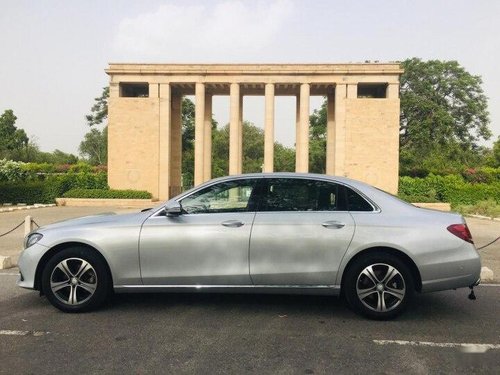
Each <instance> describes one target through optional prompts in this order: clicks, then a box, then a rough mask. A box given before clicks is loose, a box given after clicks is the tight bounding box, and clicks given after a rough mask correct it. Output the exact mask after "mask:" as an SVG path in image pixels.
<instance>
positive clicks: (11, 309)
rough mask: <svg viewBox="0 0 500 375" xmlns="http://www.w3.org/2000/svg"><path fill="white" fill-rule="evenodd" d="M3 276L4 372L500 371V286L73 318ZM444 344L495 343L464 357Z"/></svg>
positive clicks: (0, 369) (146, 298) (137, 303)
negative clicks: (383, 311)
mask: <svg viewBox="0 0 500 375" xmlns="http://www.w3.org/2000/svg"><path fill="white" fill-rule="evenodd" d="M2 272H3V274H0V373H1V374H14V373H20V374H25V373H36V374H49V373H78V374H90V373H97V372H102V373H120V374H122V373H126V374H128V373H134V374H143V373H194V374H211V373H227V374H240V373H256V374H267V373H273V374H323V373H330V374H331V373H335V374H344V373H345V374H357V373H359V374H361V373H363V374H366V373H370V374H382V373H384V374H401V373H408V374H428V373H433V374H439V373H442V374H448V373H456V374H465V373H476V374H477V373H484V374H493V373H498V369H499V368H500V319H499V318H498V316H499V311H500V298H499V297H500V286H480V287H478V288H476V294H477V297H478V299H477V300H476V301H474V302H472V301H469V300H468V299H467V298H466V295H467V290H465V289H462V290H458V291H449V292H440V293H433V294H427V295H420V296H418V297H417V299H416V301H415V304H414V306H413V308H412V310H411V311H408V312H407V313H406V314H405V315H404V316H402V317H400V318H399V319H398V320H395V321H390V322H374V321H368V320H365V319H362V318H360V317H358V316H356V315H354V314H353V313H352V312H351V311H349V310H348V309H347V308H346V307H345V305H344V303H343V302H342V301H341V300H339V299H336V298H332V297H319V296H269V295H222V294H216V295H206V294H188V295H177V294H163V295H161V294H149V295H117V296H115V297H114V299H113V302H112V303H111V304H110V305H109V306H107V307H105V308H104V309H102V310H99V311H97V312H93V313H87V314H78V315H72V314H64V313H61V312H59V311H58V310H55V309H54V308H52V307H51V306H50V305H49V303H48V302H47V300H46V299H45V298H40V297H38V295H37V294H36V293H35V292H31V291H25V290H22V289H19V288H17V287H16V286H15V281H16V276H14V275H5V273H7V272H8V273H12V271H9V270H7V271H5V272H4V271H0V273H2ZM12 331H20V332H12ZM33 331H35V332H34V333H33ZM8 333H10V334H8ZM14 333H15V335H14ZM374 340H409V341H418V342H427V344H420V346H410V345H402V344H404V343H400V344H395V343H388V344H386V345H381V344H380V343H377V342H374ZM442 343H457V344H459V343H476V344H494V345H496V349H490V350H488V351H486V352H484V353H464V352H463V350H461V349H460V348H457V347H442V345H441V344H442ZM424 345H432V346H424ZM476 349H477V348H476Z"/></svg>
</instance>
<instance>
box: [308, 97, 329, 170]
mask: <svg viewBox="0 0 500 375" xmlns="http://www.w3.org/2000/svg"><path fill="white" fill-rule="evenodd" d="M326 115H327V101H326V98H325V100H324V101H323V104H321V107H320V108H319V109H315V110H314V111H313V113H312V115H311V116H309V171H310V172H311V173H325V172H326Z"/></svg>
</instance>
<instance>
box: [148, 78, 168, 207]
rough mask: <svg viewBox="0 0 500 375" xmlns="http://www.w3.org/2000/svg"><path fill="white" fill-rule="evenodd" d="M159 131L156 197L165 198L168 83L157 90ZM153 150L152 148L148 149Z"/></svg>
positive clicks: (166, 187)
mask: <svg viewBox="0 0 500 375" xmlns="http://www.w3.org/2000/svg"><path fill="white" fill-rule="evenodd" d="M159 96H160V98H159V103H160V110H159V112H160V113H159V117H160V118H159V129H158V130H159V131H158V137H159V139H158V199H160V200H167V199H169V198H170V196H169V187H170V136H171V134H170V133H171V124H170V122H171V108H172V101H171V100H172V98H171V89H170V84H168V83H164V84H161V85H160V90H159ZM150 152H154V150H150Z"/></svg>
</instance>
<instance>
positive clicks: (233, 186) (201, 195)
mask: <svg viewBox="0 0 500 375" xmlns="http://www.w3.org/2000/svg"><path fill="white" fill-rule="evenodd" d="M255 184H256V180H255V179H252V180H236V181H226V182H221V183H218V184H216V185H212V186H209V187H207V188H205V189H202V190H200V191H197V192H195V193H193V194H191V195H189V196H188V197H186V198H184V199H182V200H181V205H182V210H183V211H184V212H185V213H188V214H197V213H219V212H245V211H251V210H253V207H251V205H250V200H251V197H252V192H253V190H254V187H255Z"/></svg>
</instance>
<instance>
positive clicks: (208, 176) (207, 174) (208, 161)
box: [203, 93, 212, 181]
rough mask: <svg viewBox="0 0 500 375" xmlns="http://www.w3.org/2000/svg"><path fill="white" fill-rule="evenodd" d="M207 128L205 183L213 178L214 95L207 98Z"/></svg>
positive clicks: (204, 166) (205, 139)
mask: <svg viewBox="0 0 500 375" xmlns="http://www.w3.org/2000/svg"><path fill="white" fill-rule="evenodd" d="M204 121H205V125H204V126H205V128H204V136H203V138H204V143H203V152H204V155H203V181H208V180H210V179H211V178H212V94H210V93H208V94H207V95H206V96H205V120H204Z"/></svg>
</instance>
